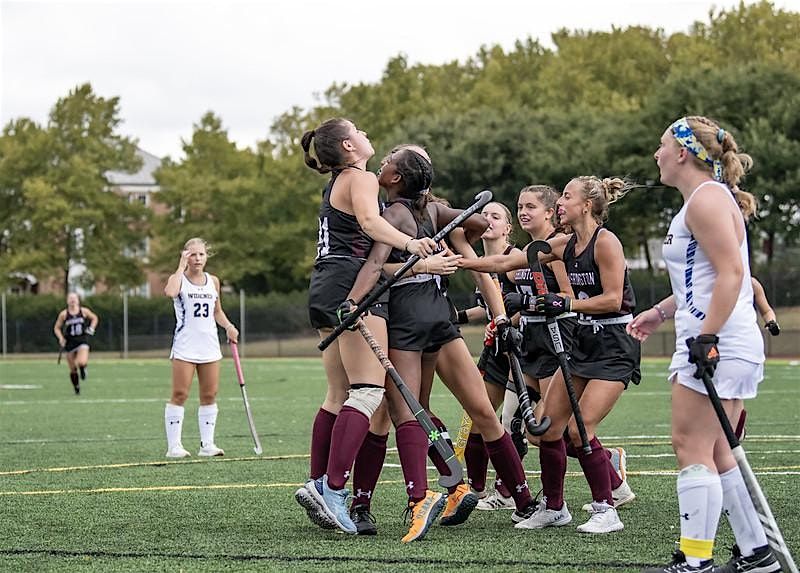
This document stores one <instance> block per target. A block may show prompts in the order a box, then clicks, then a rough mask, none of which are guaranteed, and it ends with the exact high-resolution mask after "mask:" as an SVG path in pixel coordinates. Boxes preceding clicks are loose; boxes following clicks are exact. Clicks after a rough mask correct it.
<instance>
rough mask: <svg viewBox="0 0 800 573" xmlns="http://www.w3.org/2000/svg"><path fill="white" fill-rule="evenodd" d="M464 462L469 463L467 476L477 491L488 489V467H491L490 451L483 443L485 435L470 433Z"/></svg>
mask: <svg viewBox="0 0 800 573" xmlns="http://www.w3.org/2000/svg"><path fill="white" fill-rule="evenodd" d="M464 463H465V464H466V465H467V478H468V479H469V483H470V485H471V486H472V489H474V490H475V491H483V490H484V489H486V469H487V468H488V467H489V452H487V451H486V444H484V443H483V436H481V435H480V434H473V433H470V435H469V438H467V447H466V448H465V449H464Z"/></svg>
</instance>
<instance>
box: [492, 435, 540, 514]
mask: <svg viewBox="0 0 800 573" xmlns="http://www.w3.org/2000/svg"><path fill="white" fill-rule="evenodd" d="M486 449H487V450H488V452H489V459H491V460H492V465H493V466H494V469H495V470H496V471H497V477H498V478H500V479H501V480H503V483H505V485H506V487H508V489H509V491H510V492H511V496H512V497H513V498H514V504H515V505H516V506H517V509H518V510H523V509H525V508H526V507H528V506H529V505H530V504H531V502H532V501H533V500H532V499H531V492H530V491H528V481H527V480H526V479H525V470H523V469H522V462H521V461H520V459H519V454H518V453H517V448H515V447H514V442H512V441H511V436H510V435H509V434H508V432H503V435H502V437H501V438H500V439H499V440H495V441H493V442H486Z"/></svg>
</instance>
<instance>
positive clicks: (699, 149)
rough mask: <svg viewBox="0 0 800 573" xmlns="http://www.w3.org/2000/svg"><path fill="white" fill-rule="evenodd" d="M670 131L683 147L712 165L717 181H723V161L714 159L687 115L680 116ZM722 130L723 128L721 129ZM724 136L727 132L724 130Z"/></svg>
mask: <svg viewBox="0 0 800 573" xmlns="http://www.w3.org/2000/svg"><path fill="white" fill-rule="evenodd" d="M670 131H672V135H673V136H674V137H675V139H676V140H677V141H678V143H679V144H680V145H681V147H685V148H686V149H688V150H689V151H690V152H691V153H692V154H693V155H694V156H695V157H697V158H698V159H699V160H700V161H703V162H704V163H706V164H708V165H710V166H711V168H712V169H713V171H714V179H716V180H717V181H722V162H720V160H719V159H712V158H711V155H709V153H708V151H707V150H706V148H705V147H703V144H702V143H700V141H699V140H698V139H697V136H695V134H694V132H693V131H692V128H691V127H689V122H688V120H687V119H686V118H685V117H682V118H680V119H679V120H677V121H676V122H675V123H673V124H672V125H671V126H670ZM720 131H722V130H720ZM722 134H723V137H724V135H725V132H724V131H723V132H722ZM717 138H718V139H719V132H717Z"/></svg>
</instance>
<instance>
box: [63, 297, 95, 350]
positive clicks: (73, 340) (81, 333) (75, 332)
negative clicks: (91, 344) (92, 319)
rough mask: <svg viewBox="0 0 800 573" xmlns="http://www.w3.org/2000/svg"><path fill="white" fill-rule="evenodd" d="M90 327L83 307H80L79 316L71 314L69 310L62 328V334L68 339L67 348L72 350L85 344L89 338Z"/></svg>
mask: <svg viewBox="0 0 800 573" xmlns="http://www.w3.org/2000/svg"><path fill="white" fill-rule="evenodd" d="M88 327H89V321H88V320H87V319H86V317H84V316H83V309H82V308H81V307H78V313H77V314H70V313H69V309H67V310H66V317H65V318H64V325H63V326H62V332H63V333H64V338H65V339H66V344H65V347H66V348H68V349H71V348H75V347H77V346H79V345H80V344H85V343H86V342H87V341H88V337H89V334H88V333H87V332H86V329H87V328H88Z"/></svg>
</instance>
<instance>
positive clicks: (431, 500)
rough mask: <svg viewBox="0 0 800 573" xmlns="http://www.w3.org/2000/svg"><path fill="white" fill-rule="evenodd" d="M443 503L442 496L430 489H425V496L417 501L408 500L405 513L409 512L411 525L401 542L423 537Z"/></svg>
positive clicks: (440, 510)
mask: <svg viewBox="0 0 800 573" xmlns="http://www.w3.org/2000/svg"><path fill="white" fill-rule="evenodd" d="M444 503H445V500H444V496H442V494H440V493H437V492H435V491H431V490H428V491H426V492H425V497H424V498H422V499H421V500H419V501H418V502H416V503H414V502H411V501H409V502H408V507H407V508H406V515H408V514H409V513H410V514H411V527H409V528H408V533H406V534H405V536H404V537H403V539H402V541H403V543H410V542H412V541H417V540H419V539H422V538H423V537H425V534H426V533H427V532H428V529H430V527H431V525H433V522H434V521H436V518H437V517H439V514H440V513H441V512H442V509H444Z"/></svg>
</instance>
